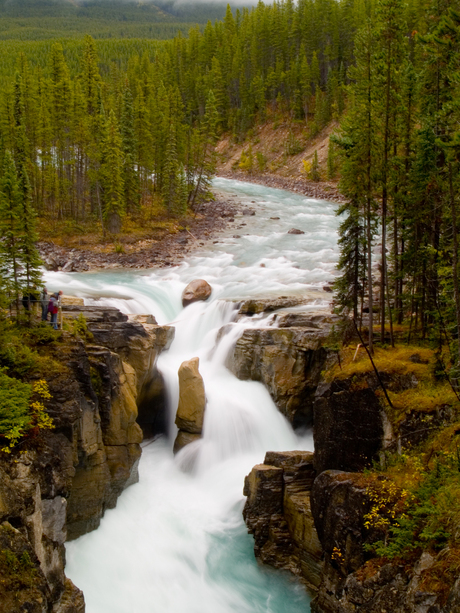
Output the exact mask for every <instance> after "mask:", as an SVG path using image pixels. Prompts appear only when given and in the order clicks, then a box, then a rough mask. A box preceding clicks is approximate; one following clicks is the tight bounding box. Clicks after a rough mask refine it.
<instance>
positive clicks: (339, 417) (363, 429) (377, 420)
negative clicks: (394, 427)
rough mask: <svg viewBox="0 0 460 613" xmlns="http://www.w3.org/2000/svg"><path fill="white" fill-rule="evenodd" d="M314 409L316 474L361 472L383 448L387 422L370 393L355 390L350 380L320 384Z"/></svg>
mask: <svg viewBox="0 0 460 613" xmlns="http://www.w3.org/2000/svg"><path fill="white" fill-rule="evenodd" d="M313 407H314V408H313V413H314V428H313V434H314V441H315V467H316V470H317V472H318V474H319V473H322V472H323V471H324V470H328V469H337V470H348V471H358V470H362V469H363V468H364V467H366V466H369V465H370V464H371V462H372V460H373V459H374V458H375V457H377V454H378V452H379V451H380V450H381V449H382V448H383V447H384V443H385V440H384V434H385V425H386V424H387V423H388V427H389V422H388V420H387V418H386V415H385V412H384V409H383V407H382V405H381V404H380V401H379V399H378V398H377V396H376V395H375V393H374V390H373V389H371V388H368V387H365V388H362V387H360V388H357V389H354V388H353V385H352V382H351V381H350V380H342V381H332V382H331V383H322V384H321V385H319V386H318V388H317V390H316V393H315V402H314V405H313ZM390 438H391V437H390Z"/></svg>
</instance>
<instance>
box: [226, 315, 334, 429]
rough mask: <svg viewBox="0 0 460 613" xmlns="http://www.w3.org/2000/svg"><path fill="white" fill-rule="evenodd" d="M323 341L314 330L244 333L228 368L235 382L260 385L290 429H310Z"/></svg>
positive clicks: (323, 357) (322, 362) (323, 360)
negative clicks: (305, 426)
mask: <svg viewBox="0 0 460 613" xmlns="http://www.w3.org/2000/svg"><path fill="white" fill-rule="evenodd" d="M324 338H325V337H324V333H323V332H322V331H321V330H318V329H315V328H300V327H291V328H263V329H248V330H245V332H244V333H243V335H242V336H241V338H239V339H238V341H237V343H236V347H235V350H234V353H233V355H232V357H231V360H230V364H229V366H230V369H231V371H232V372H233V373H234V374H235V375H236V376H237V377H238V378H239V379H243V380H247V379H251V380H253V381H261V382H262V383H263V384H264V385H265V386H266V388H267V389H268V391H269V392H270V395H271V397H272V398H273V401H274V402H275V404H276V405H277V407H278V408H279V410H280V411H281V413H283V415H285V416H286V418H287V419H288V420H289V421H290V423H291V424H293V426H294V427H297V426H301V425H311V423H312V421H313V400H314V393H315V390H316V387H317V385H318V383H319V381H320V378H321V371H322V370H324V368H325V365H326V361H327V358H328V351H327V350H326V349H325V348H324V347H323V346H322V345H323V342H324Z"/></svg>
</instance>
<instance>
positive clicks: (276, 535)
mask: <svg viewBox="0 0 460 613" xmlns="http://www.w3.org/2000/svg"><path fill="white" fill-rule="evenodd" d="M315 474H316V473H315V470H314V468H313V454H312V453H310V452H307V451H289V452H268V453H267V454H266V456H265V459H264V463H263V464H258V465H257V466H255V467H254V468H253V469H252V471H251V473H250V474H249V475H248V476H247V477H246V479H245V485H244V494H245V495H246V496H247V501H246V505H245V507H244V511H243V516H244V519H245V522H246V525H247V527H248V530H249V532H250V533H251V534H253V535H254V552H255V555H256V557H258V558H260V560H261V561H262V562H264V563H265V564H269V565H270V566H274V567H275V568H283V569H286V570H289V571H291V572H292V573H294V574H295V575H297V576H298V577H299V578H300V579H301V580H302V581H303V582H304V583H305V584H306V585H307V586H308V587H309V588H310V589H313V590H314V589H316V588H317V587H318V586H319V583H320V577H321V569H322V562H321V558H322V550H321V546H320V543H319V541H318V537H317V534H316V530H315V526H314V523H313V516H312V514H311V511H310V490H311V487H312V484H313V480H314V477H315Z"/></svg>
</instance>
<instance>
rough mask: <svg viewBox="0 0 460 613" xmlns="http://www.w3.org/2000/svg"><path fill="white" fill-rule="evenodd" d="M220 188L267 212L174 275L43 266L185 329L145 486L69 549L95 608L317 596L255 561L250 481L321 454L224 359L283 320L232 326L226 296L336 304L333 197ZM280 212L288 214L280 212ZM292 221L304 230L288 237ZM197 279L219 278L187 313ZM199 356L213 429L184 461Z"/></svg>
mask: <svg viewBox="0 0 460 613" xmlns="http://www.w3.org/2000/svg"><path fill="white" fill-rule="evenodd" d="M216 186H217V187H218V188H219V189H227V190H228V189H231V190H232V191H233V192H237V193H238V195H239V197H240V198H241V199H243V201H246V202H248V203H249V202H250V206H251V208H253V209H255V210H256V216H255V217H244V218H242V219H241V221H242V222H243V221H244V223H246V224H247V225H246V226H245V227H244V228H245V229H244V232H245V233H246V232H248V233H249V236H246V237H242V238H241V239H232V238H229V235H228V234H229V233H228V232H227V235H225V234H224V235H223V236H222V237H221V239H220V240H219V243H217V244H209V245H205V246H204V247H203V249H202V250H201V251H200V252H197V253H196V254H195V255H193V256H192V257H190V258H189V259H188V261H187V262H184V263H183V264H181V265H180V266H176V267H174V268H172V269H168V270H152V271H143V272H140V273H135V272H132V271H120V272H101V273H95V274H64V273H47V274H46V282H47V286H48V287H49V288H50V289H51V290H52V291H54V290H55V289H63V290H64V291H65V293H73V294H75V295H81V296H84V297H85V300H86V302H88V303H92V302H102V303H103V304H109V305H112V306H116V307H117V308H119V309H120V310H122V311H123V312H125V313H153V314H154V315H155V317H156V318H157V320H158V322H159V323H167V322H170V323H171V325H173V326H174V327H175V331H176V335H175V340H174V342H173V343H172V345H171V347H170V349H169V350H168V351H167V352H164V353H162V354H161V355H160V357H159V359H158V368H159V370H160V371H161V372H162V374H163V377H164V380H165V384H166V387H167V392H168V400H169V406H170V430H171V434H172V437H171V439H170V440H167V439H165V438H162V439H159V440H156V441H155V442H153V443H152V442H151V443H149V444H147V445H145V446H144V449H143V455H142V460H141V464H140V482H139V483H138V484H136V485H134V486H131V487H130V488H128V489H127V490H126V491H125V492H124V493H123V494H122V496H121V497H120V499H119V501H118V504H117V508H116V509H113V510H110V511H108V512H107V513H106V515H105V517H104V518H103V520H102V522H101V526H100V528H98V530H96V531H95V532H93V533H91V534H87V535H85V536H83V537H81V538H80V539H78V540H76V541H74V542H71V543H68V544H67V546H66V547H67V571H66V572H67V574H68V576H69V577H70V578H71V579H72V580H73V581H74V583H75V584H76V585H78V586H79V587H80V588H81V589H83V591H84V593H85V598H86V602H87V609H86V610H87V613H195V612H196V613H232V612H236V611H237V612H239V613H245V612H248V613H249V612H260V613H262V612H263V613H285V611H286V610H289V612H290V613H300V612H305V611H307V610H308V609H309V605H308V602H309V598H308V596H307V595H306V594H305V591H304V589H303V588H302V587H301V586H299V585H298V584H296V583H295V582H294V581H293V580H292V578H290V577H285V576H284V575H283V574H282V573H279V572H278V571H273V570H271V569H269V568H262V567H261V566H260V565H258V564H257V562H256V561H255V559H254V556H253V551H252V548H253V540H252V537H250V536H248V535H247V533H246V528H245V526H244V523H243V520H242V516H241V511H242V506H243V503H244V498H243V495H242V488H243V482H244V476H245V475H246V474H248V472H249V471H250V470H251V468H252V466H254V465H255V464H257V463H260V462H262V461H263V458H264V455H265V452H266V451H268V450H288V449H312V448H313V442H312V437H311V433H310V434H307V435H306V436H303V437H299V436H297V435H296V434H295V433H294V432H293V431H292V429H291V427H290V425H289V424H288V423H287V421H286V420H285V418H284V417H283V416H282V415H281V414H280V413H279V411H278V410H277V408H276V407H275V405H274V403H273V401H272V400H271V397H270V395H269V393H268V391H267V390H266V389H265V388H264V387H263V386H262V385H261V384H259V383H256V382H253V381H239V380H238V379H237V378H236V377H234V375H232V374H231V373H230V371H229V370H228V369H227V368H226V362H227V360H228V356H229V354H230V352H231V351H232V348H233V346H234V344H235V343H236V341H237V339H238V338H239V336H240V335H241V334H242V333H243V332H244V330H245V329H246V328H247V327H260V326H271V325H273V319H272V318H266V319H261V318H260V317H259V318H257V317H254V318H246V319H243V320H239V321H238V322H235V321H234V320H235V313H236V310H235V304H234V303H232V302H229V300H236V299H242V298H249V297H254V296H258V295H264V296H267V295H276V296H279V295H286V294H302V295H305V293H306V292H310V293H311V297H312V301H313V299H316V300H315V303H314V304H313V302H312V304H311V306H310V308H312V309H317V308H318V305H321V304H326V301H327V300H328V297H327V296H326V295H324V294H318V293H315V291H314V290H315V288H317V287H320V286H321V284H323V283H324V282H325V281H327V280H331V279H332V278H333V269H334V265H335V263H336V261H337V247H336V242H337V233H336V226H337V222H336V219H335V216H334V205H332V204H331V203H326V202H322V201H317V200H311V199H307V198H304V197H302V196H297V195H294V194H290V193H288V192H283V191H281V190H273V189H269V188H264V187H261V186H257V185H253V184H245V183H238V182H235V181H228V180H224V179H217V180H216ZM253 200H255V203H254V202H252V201H253ZM275 215H276V216H279V217H280V218H281V219H280V220H277V221H273V220H270V216H275ZM294 225H295V227H298V228H299V229H302V230H304V231H305V234H304V235H288V234H287V231H288V230H289V229H290V228H291V227H293V226H294ZM229 232H230V231H229ZM232 232H235V233H237V232H239V233H240V234H241V233H242V232H243V230H236V231H235V230H232ZM261 264H264V265H265V266H264V267H261ZM195 278H205V279H206V280H207V281H208V282H209V283H210V284H211V286H212V288H213V293H212V297H211V300H210V301H208V302H206V303H195V304H192V305H190V306H188V307H187V308H185V309H182V306H181V293H182V291H183V288H184V287H185V285H186V284H187V283H188V282H189V281H191V280H192V279H195ZM100 296H102V298H100ZM303 310H305V307H303ZM192 357H198V358H199V360H200V372H201V374H202V376H203V379H204V382H205V389H206V398H207V406H206V412H205V421H204V430H203V437H202V439H201V440H199V441H197V442H195V443H192V444H190V445H188V446H187V447H185V448H184V449H183V450H182V451H181V452H179V454H177V456H176V457H175V458H174V457H173V454H172V451H171V447H172V441H173V439H174V435H175V432H176V429H175V426H174V417H175V409H176V408H177V402H178V377H177V371H178V368H179V366H180V364H181V363H182V362H183V361H184V360H187V359H190V358H192ZM287 603H289V604H288V605H287Z"/></svg>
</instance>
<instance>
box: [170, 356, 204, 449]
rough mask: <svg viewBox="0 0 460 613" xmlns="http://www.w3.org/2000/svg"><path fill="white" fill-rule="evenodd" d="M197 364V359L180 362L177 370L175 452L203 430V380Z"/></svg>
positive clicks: (194, 438)
mask: <svg viewBox="0 0 460 613" xmlns="http://www.w3.org/2000/svg"><path fill="white" fill-rule="evenodd" d="M199 364H200V360H199V358H192V359H191V360H187V361H186V362H182V364H181V365H180V368H179V406H178V408H177V413H176V425H177V427H178V428H179V434H178V435H177V439H176V443H175V445H174V450H175V451H179V449H181V448H182V447H184V446H185V445H187V444H188V443H190V442H192V440H196V439H197V438H200V436H201V431H202V430H203V421H204V411H205V408H206V395H205V391H204V383H203V378H202V376H201V375H200V372H199V370H198V367H199ZM185 434H187V435H192V434H193V435H195V436H184V435H185Z"/></svg>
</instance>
